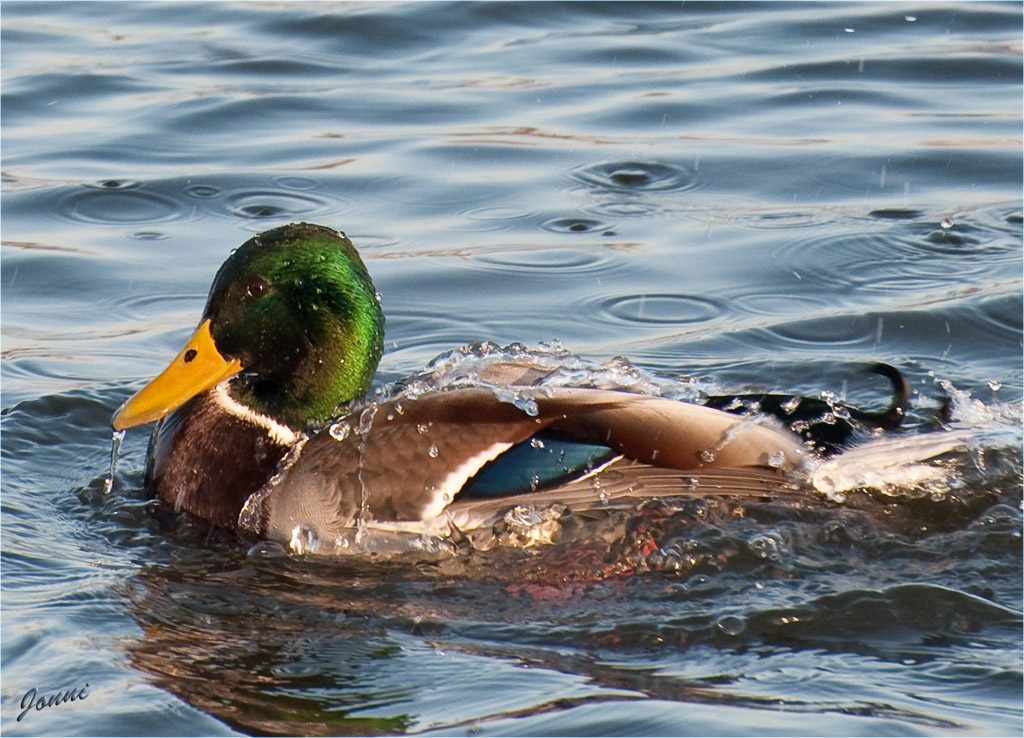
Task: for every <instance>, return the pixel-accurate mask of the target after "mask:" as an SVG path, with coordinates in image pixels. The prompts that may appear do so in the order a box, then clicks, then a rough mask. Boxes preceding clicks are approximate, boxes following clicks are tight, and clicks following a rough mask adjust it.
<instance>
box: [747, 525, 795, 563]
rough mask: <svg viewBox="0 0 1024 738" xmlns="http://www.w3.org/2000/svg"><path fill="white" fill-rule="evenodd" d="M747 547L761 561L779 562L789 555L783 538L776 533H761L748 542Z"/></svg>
mask: <svg viewBox="0 0 1024 738" xmlns="http://www.w3.org/2000/svg"><path fill="white" fill-rule="evenodd" d="M747 545H748V546H749V547H750V550H751V551H752V552H753V553H754V555H755V556H757V557H758V558H761V559H771V560H772V561H778V560H779V559H780V558H782V556H783V555H784V554H786V553H787V551H786V546H785V544H784V543H783V541H782V536H780V535H779V534H778V533H775V532H771V531H769V532H767V533H759V534H757V535H755V536H753V537H751V538H750V539H749V540H748V541H747Z"/></svg>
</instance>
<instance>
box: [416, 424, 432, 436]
mask: <svg viewBox="0 0 1024 738" xmlns="http://www.w3.org/2000/svg"><path fill="white" fill-rule="evenodd" d="M428 430H430V428H428V427H427V424H426V423H417V424H416V432H417V433H419V434H420V435H421V436H424V435H426V433H427V431H428Z"/></svg>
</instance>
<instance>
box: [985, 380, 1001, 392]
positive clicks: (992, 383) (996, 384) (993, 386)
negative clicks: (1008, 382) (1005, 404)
mask: <svg viewBox="0 0 1024 738" xmlns="http://www.w3.org/2000/svg"><path fill="white" fill-rule="evenodd" d="M1002 386H1003V383H1002V382H1000V381H998V380H996V379H990V380H988V387H989V389H990V390H992V391H993V392H998V391H999V389H1000V388H1001V387H1002Z"/></svg>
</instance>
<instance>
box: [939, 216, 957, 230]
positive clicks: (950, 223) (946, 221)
mask: <svg viewBox="0 0 1024 738" xmlns="http://www.w3.org/2000/svg"><path fill="white" fill-rule="evenodd" d="M939 225H941V226H942V227H943V228H944V229H946V230H947V231H948V230H949V229H950V228H952V227H953V226H954V225H955V224H954V223H953V221H952V220H951V219H949V218H944V219H943V221H942V223H940V224H939Z"/></svg>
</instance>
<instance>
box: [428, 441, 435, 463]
mask: <svg viewBox="0 0 1024 738" xmlns="http://www.w3.org/2000/svg"><path fill="white" fill-rule="evenodd" d="M427 455H428V456H429V457H430V458H432V459H436V458H437V446H435V445H434V444H430V448H428V449H427Z"/></svg>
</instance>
